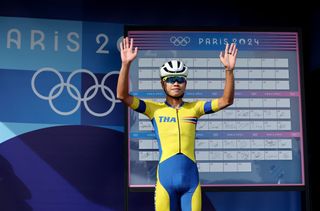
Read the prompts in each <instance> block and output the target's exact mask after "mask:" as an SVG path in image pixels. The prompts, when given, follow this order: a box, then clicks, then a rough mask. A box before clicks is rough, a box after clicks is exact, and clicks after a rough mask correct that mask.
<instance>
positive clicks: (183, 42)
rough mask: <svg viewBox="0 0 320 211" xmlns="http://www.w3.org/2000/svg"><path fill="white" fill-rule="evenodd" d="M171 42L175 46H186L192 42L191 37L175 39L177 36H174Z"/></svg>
mask: <svg viewBox="0 0 320 211" xmlns="http://www.w3.org/2000/svg"><path fill="white" fill-rule="evenodd" d="M170 42H171V43H172V44H173V45H174V46H186V45H188V44H189V42H190V37H181V36H178V37H175V36H172V37H170Z"/></svg>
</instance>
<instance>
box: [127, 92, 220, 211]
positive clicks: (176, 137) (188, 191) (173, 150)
mask: <svg viewBox="0 0 320 211" xmlns="http://www.w3.org/2000/svg"><path fill="white" fill-rule="evenodd" d="M130 107H131V108H132V109H134V110H135V111H138V112H140V113H143V114H145V115H146V116H148V117H149V119H150V120H151V121H152V124H153V127H154V131H155V134H156V137H157V141H158V146H159V155H160V161H159V165H158V169H157V183H156V191H155V207H156V211H169V210H170V211H175V210H179V209H180V207H181V209H182V210H183V211H200V210H201V188H200V183H199V173H198V168H197V165H196V160H195V153H194V145H195V134H196V125H197V121H198V119H199V118H200V117H201V116H202V115H204V114H209V113H213V112H215V111H218V109H219V107H218V100H217V99H213V100H210V101H196V102H183V103H182V104H181V105H180V107H179V108H178V109H176V108H173V107H171V106H170V104H168V103H167V102H164V103H158V102H154V101H149V100H141V99H138V98H136V97H133V103H132V104H131V105H130Z"/></svg>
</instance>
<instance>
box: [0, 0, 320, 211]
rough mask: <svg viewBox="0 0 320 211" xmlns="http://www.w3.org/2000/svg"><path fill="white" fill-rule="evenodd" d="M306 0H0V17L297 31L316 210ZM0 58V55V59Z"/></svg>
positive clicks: (313, 30)
mask: <svg viewBox="0 0 320 211" xmlns="http://www.w3.org/2000/svg"><path fill="white" fill-rule="evenodd" d="M314 4H315V3H311V2H308V1H301V0H300V1H290V2H280V0H278V1H275V0H271V1H270V0H269V1H248V0H245V1H235V0H230V1H224V0H220V1H214V0H211V1H205V0H197V1H194V0H188V1H187V0H185V1H181V0H178V1H174V0H172V1H167V0H165V1H152V0H150V1H146V0H145V1H118V0H116V1H107V0H105V1H102V0H46V1H45V0H44V1H40V0H29V1H26V0H1V2H0V16H14V17H32V18H50V19H69V20H83V21H101V22H114V23H121V24H132V25H153V26H155V25H162V26H187V27H194V26H212V27H217V28H235V29H247V28H249V29H252V28H254V29H258V30H259V29H261V30H262V29H274V30H281V29H283V28H286V29H288V28H289V29H290V28H293V29H298V30H300V32H301V35H302V36H301V38H302V59H303V63H302V65H303V67H302V70H303V75H304V77H303V78H302V80H304V92H305V95H304V97H305V114H306V115H305V117H306V118H305V119H306V121H305V124H306V130H305V132H306V144H307V158H308V161H309V162H308V164H309V165H308V166H307V167H308V169H309V171H308V175H309V178H308V179H309V183H310V186H309V187H310V193H311V202H312V210H320V206H319V203H317V202H316V196H319V195H320V186H319V185H320V182H319V181H318V178H319V176H320V174H319V173H317V166H318V165H317V160H318V159H317V158H318V156H319V153H318V146H319V143H318V141H319V140H318V139H317V135H318V133H317V125H318V120H319V116H320V115H319V113H320V112H319V111H318V110H317V98H319V96H320V95H319V93H318V91H319V89H318V86H317V85H318V84H320V54H319V53H318V49H320V39H319V38H320V27H319V24H320V8H319V7H317V6H315V5H314ZM0 61H1V58H0Z"/></svg>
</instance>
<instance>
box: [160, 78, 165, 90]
mask: <svg viewBox="0 0 320 211" xmlns="http://www.w3.org/2000/svg"><path fill="white" fill-rule="evenodd" d="M160 83H161V87H162V89H164V86H165V84H164V81H163V80H162V79H161V80H160Z"/></svg>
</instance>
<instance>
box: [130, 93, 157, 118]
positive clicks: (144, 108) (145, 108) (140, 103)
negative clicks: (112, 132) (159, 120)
mask: <svg viewBox="0 0 320 211" xmlns="http://www.w3.org/2000/svg"><path fill="white" fill-rule="evenodd" d="M129 107H130V108H132V109H133V110H135V111H137V112H139V113H142V114H145V115H147V116H148V117H149V118H150V119H151V118H152V116H153V115H152V109H151V108H152V105H151V102H149V101H144V100H141V99H139V98H137V97H134V96H133V102H132V104H131V105H130V106H129Z"/></svg>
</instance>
